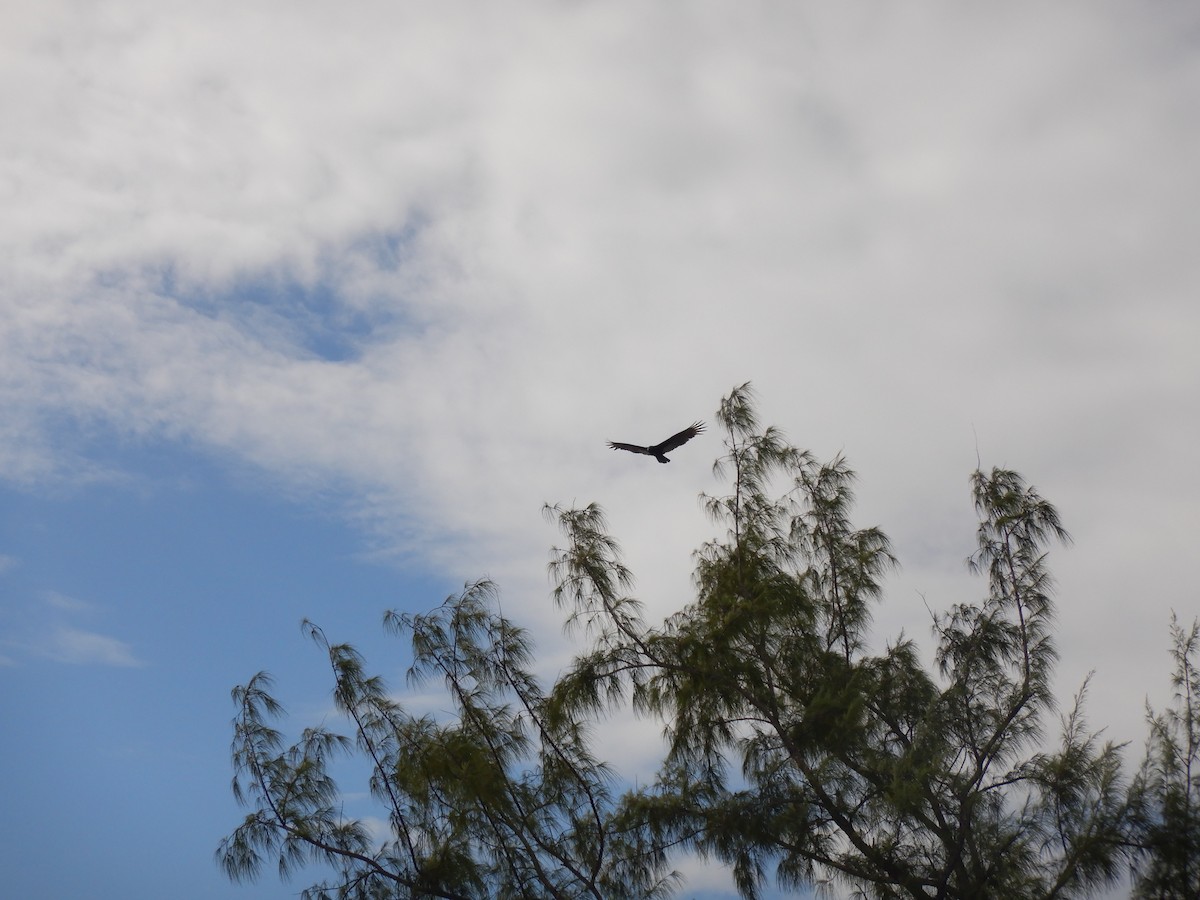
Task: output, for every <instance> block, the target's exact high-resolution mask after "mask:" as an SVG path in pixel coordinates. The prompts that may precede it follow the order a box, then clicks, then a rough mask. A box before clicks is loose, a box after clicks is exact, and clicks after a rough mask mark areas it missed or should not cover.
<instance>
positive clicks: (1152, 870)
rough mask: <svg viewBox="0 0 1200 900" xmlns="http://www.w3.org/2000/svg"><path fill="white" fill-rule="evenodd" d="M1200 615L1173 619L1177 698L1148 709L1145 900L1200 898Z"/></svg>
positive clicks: (1142, 844) (1141, 894)
mask: <svg viewBox="0 0 1200 900" xmlns="http://www.w3.org/2000/svg"><path fill="white" fill-rule="evenodd" d="M1198 654H1200V622H1193V623H1192V625H1191V627H1190V628H1186V629H1185V628H1184V627H1183V626H1182V625H1180V624H1179V621H1178V619H1176V618H1172V621H1171V657H1172V659H1173V660H1174V662H1175V669H1174V672H1173V673H1172V679H1171V680H1172V682H1173V684H1174V687H1175V696H1174V702H1173V703H1172V704H1171V705H1170V706H1169V707H1168V708H1167V709H1166V710H1164V711H1163V712H1161V713H1155V712H1154V711H1153V710H1149V709H1148V710H1147V713H1146V718H1147V720H1148V723H1149V725H1150V737H1149V740H1148V741H1147V744H1146V756H1145V759H1144V760H1143V762H1142V767H1141V770H1140V772H1139V773H1138V777H1137V778H1136V779H1135V781H1134V790H1133V795H1134V798H1135V801H1136V806H1137V809H1138V827H1137V831H1136V834H1137V841H1138V849H1139V854H1138V865H1137V866H1136V868H1135V890H1134V897H1135V898H1138V900H1195V898H1197V897H1200V669H1198V668H1197V665H1196V657H1197V655H1198Z"/></svg>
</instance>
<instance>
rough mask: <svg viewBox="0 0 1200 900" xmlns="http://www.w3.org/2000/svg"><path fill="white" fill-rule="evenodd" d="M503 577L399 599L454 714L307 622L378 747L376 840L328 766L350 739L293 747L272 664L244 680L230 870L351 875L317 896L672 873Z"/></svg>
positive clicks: (371, 750) (366, 737) (416, 663)
mask: <svg viewBox="0 0 1200 900" xmlns="http://www.w3.org/2000/svg"><path fill="white" fill-rule="evenodd" d="M493 605H494V588H493V586H492V585H491V584H490V583H488V582H479V583H477V584H474V585H469V586H468V587H467V589H466V590H465V591H464V592H463V593H462V594H461V595H460V596H457V597H451V598H449V599H448V600H447V601H446V603H445V604H443V606H442V607H440V608H439V609H438V610H436V611H435V612H433V613H431V614H429V615H420V616H409V615H404V614H399V613H388V614H387V616H386V617H385V626H386V627H387V628H388V629H389V630H391V631H393V632H395V633H396V634H398V635H401V636H405V637H408V638H409V639H410V640H411V643H412V648H413V657H414V659H413V664H412V666H411V668H410V670H409V678H410V681H411V682H412V683H413V684H414V685H416V684H421V683H424V682H426V681H429V680H434V679H436V680H440V681H441V682H442V683H443V685H444V686H445V688H446V691H447V693H448V694H449V696H450V699H451V701H452V703H453V707H454V717H453V718H452V720H450V721H447V722H440V721H436V720H434V719H433V718H431V717H429V716H420V717H417V716H413V715H411V714H410V713H408V712H406V711H405V710H404V708H403V707H402V706H401V704H399V703H398V702H396V701H395V700H393V699H392V698H391V696H390V695H389V693H388V691H387V688H386V686H385V685H384V683H383V682H382V681H381V680H380V679H379V678H377V677H367V676H366V675H365V674H364V671H363V661H362V659H361V657H360V656H359V655H358V653H357V652H355V651H354V649H353V648H351V647H349V646H347V645H344V644H339V645H334V644H330V643H329V642H328V641H327V640H326V638H325V635H324V633H323V632H322V631H321V630H320V629H319V628H317V627H316V626H314V625H308V628H309V631H310V634H311V635H312V637H313V639H314V640H315V641H316V642H317V643H318V644H319V645H320V646H321V647H322V648H323V649H324V650H325V651H326V653H327V654H328V656H329V661H330V664H331V666H332V669H333V674H334V680H335V687H334V699H335V701H336V704H337V707H338V709H339V710H340V711H341V712H342V713H344V714H345V715H346V716H347V718H348V720H349V722H350V723H351V724H352V725H353V729H354V734H355V736H354V744H355V747H356V749H357V750H358V751H359V752H360V753H361V754H362V755H363V757H364V758H366V759H368V760H369V761H370V765H371V776H370V791H371V794H372V795H373V796H374V797H375V798H376V800H377V801H379V802H380V803H381V804H382V805H383V807H384V808H385V809H386V810H387V811H388V819H389V825H390V832H391V833H390V835H389V837H388V838H387V839H382V840H381V839H379V838H378V837H376V836H373V835H371V834H370V833H369V832H368V830H367V828H366V827H365V826H364V825H363V824H362V823H360V822H356V821H352V820H346V819H344V818H343V817H342V816H341V814H340V811H339V810H338V808H337V807H335V805H334V803H335V800H336V798H337V796H338V791H337V787H336V785H335V784H334V782H333V780H332V778H331V777H330V775H329V774H328V771H327V763H328V761H329V760H330V758H331V756H332V754H333V752H334V751H336V750H344V749H346V747H347V745H348V744H349V743H350V741H349V740H348V739H347V738H338V737H335V736H334V735H331V734H329V733H328V732H325V731H320V730H309V731H306V732H305V733H304V737H303V739H302V740H301V741H300V743H299V744H297V745H295V746H293V747H290V748H288V749H287V750H284V751H282V752H280V747H281V739H280V736H279V734H278V732H276V731H274V730H273V729H272V728H270V727H269V726H268V724H267V721H268V720H269V719H270V718H273V717H275V716H277V715H279V713H280V709H279V706H278V704H277V703H276V702H275V701H274V700H273V699H271V697H270V695H269V694H268V693H267V688H268V687H269V686H270V682H269V680H268V679H267V678H266V676H263V675H259V676H256V677H255V678H254V679H253V680H252V681H251V682H250V684H249V685H247V686H246V687H241V688H237V689H236V690H235V691H234V699H235V701H236V702H237V703H238V704H239V714H238V717H237V718H236V719H235V720H234V745H233V759H234V765H235V767H236V769H237V775H236V777H235V779H234V794H235V796H236V797H237V798H238V799H239V800H240V801H243V802H249V803H250V804H251V805H253V806H255V807H256V808H255V811H254V812H253V813H252V814H251V815H249V816H247V818H246V820H245V822H244V823H243V824H242V825H241V826H240V827H239V828H238V829H237V830H236V831H235V832H234V833H233V834H232V835H231V836H230V837H228V838H226V839H225V840H224V841H223V842H222V844H221V846H220V848H219V849H218V851H217V855H218V859H219V861H220V862H221V864H222V866H223V867H224V868H225V871H226V872H227V873H228V874H229V875H230V876H231V877H233V878H235V879H239V880H244V879H249V878H253V877H254V876H256V875H257V874H258V873H259V872H260V871H261V869H262V867H263V865H264V864H265V862H266V861H267V858H268V857H276V858H277V860H278V865H279V871H280V874H281V875H287V874H288V873H289V872H290V871H292V870H293V869H294V868H295V867H296V866H298V865H300V864H301V863H303V862H306V861H312V862H324V863H328V864H330V865H332V866H333V867H335V868H336V869H337V870H338V872H339V875H340V879H339V880H338V881H337V882H336V883H323V884H318V885H315V886H314V887H312V888H310V889H309V890H307V891H306V892H305V896H307V897H311V898H327V897H339V898H341V897H345V898H377V897H445V898H466V897H514V898H516V897H613V896H639V897H640V896H644V897H653V896H657V895H659V894H662V893H665V892H666V891H668V890H669V888H670V887H671V885H672V884H673V883H674V876H673V875H672V874H671V873H668V872H666V871H665V857H664V856H663V854H662V853H661V852H660V851H658V850H657V849H656V848H653V847H649V848H646V847H641V846H639V845H637V844H635V843H631V841H630V838H629V837H628V836H627V835H626V834H625V833H624V832H623V829H622V826H621V824H620V822H619V821H617V818H616V810H615V803H614V800H613V796H612V792H611V788H610V782H611V778H610V775H609V773H608V771H607V769H606V768H605V766H604V765H603V764H602V763H600V762H599V761H597V760H596V759H594V758H593V757H592V756H591V754H590V753H589V752H588V749H587V746H586V737H587V735H586V731H585V729H584V728H583V725H582V724H581V722H580V720H578V719H575V718H572V717H570V716H565V715H561V714H560V715H558V716H555V717H553V718H552V717H550V716H549V715H547V712H546V706H547V701H546V698H545V697H544V695H543V693H542V691H541V689H540V688H539V686H538V684H537V682H536V681H535V680H534V679H533V677H532V676H531V675H530V673H529V671H528V665H529V662H530V648H529V645H528V640H527V638H526V636H525V634H524V633H523V632H522V631H521V630H520V629H518V628H516V627H514V626H513V625H512V624H511V623H510V622H508V621H506V620H505V619H503V618H502V617H500V616H498V615H496V614H495V613H494V612H492V606H493Z"/></svg>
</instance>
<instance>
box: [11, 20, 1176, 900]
mask: <svg viewBox="0 0 1200 900" xmlns="http://www.w3.org/2000/svg"><path fill="white" fill-rule="evenodd" d="M0 21H2V23H3V27H0V109H3V111H4V121H5V127H4V129H3V131H2V132H0V412H2V415H0V716H2V717H3V723H4V724H3V728H2V729H0V765H2V766H3V769H4V771H5V772H6V774H7V777H6V778H5V784H4V787H3V788H2V789H0V825H2V826H3V830H4V833H5V834H6V835H9V837H8V838H6V840H5V841H4V842H3V843H0V868H2V869H3V870H4V871H5V873H6V876H5V881H6V887H7V888H8V889H10V890H12V891H13V893H14V896H45V897H62V898H68V897H80V896H89V897H109V896H111V897H122V898H131V900H141V898H147V900H148V898H157V897H162V896H173V897H178V898H185V900H187V898H248V897H255V898H259V897H262V898H272V897H286V896H292V895H294V894H295V893H296V892H297V891H298V890H299V889H300V888H302V887H303V886H304V885H305V884H306V883H307V882H304V881H303V880H299V879H298V880H295V881H293V882H292V883H290V884H287V885H281V884H280V883H279V882H278V881H277V880H276V879H275V878H274V877H273V876H272V875H271V873H267V875H266V877H265V878H264V879H263V880H262V881H261V882H260V883H258V884H257V885H253V886H249V887H247V886H239V885H233V884H230V883H229V882H227V881H226V880H225V878H224V876H223V875H221V873H220V872H219V870H218V869H217V867H216V865H215V864H214V862H213V851H214V849H215V847H216V845H217V842H218V841H219V839H220V838H221V837H222V836H223V835H225V834H227V833H228V832H229V831H231V830H232V829H233V828H234V827H235V826H236V824H237V822H238V821H239V820H240V818H241V816H242V815H243V811H242V810H240V809H239V808H238V807H237V805H236V804H235V803H234V801H233V798H232V796H231V794H230V792H229V781H230V778H231V777H232V769H231V767H230V764H229V759H228V753H229V740H230V737H231V732H230V726H229V723H230V719H231V717H232V715H233V712H234V709H233V706H232V704H231V702H230V699H229V691H230V689H231V688H232V687H234V686H235V685H237V684H241V683H244V682H245V681H246V680H247V679H248V678H249V677H251V676H252V675H253V674H254V673H255V672H257V671H259V670H268V671H270V672H271V673H272V674H273V675H274V677H275V678H276V682H277V686H278V694H279V697H280V699H281V700H282V701H283V702H284V704H285V706H286V707H287V709H288V712H289V716H288V719H287V720H286V724H285V726H284V727H285V728H291V729H294V730H297V731H298V730H299V729H300V728H302V727H303V726H305V725H310V724H315V723H317V722H320V721H325V720H326V718H327V717H330V716H331V715H332V714H331V712H330V709H331V707H330V699H329V690H330V682H329V679H328V677H327V674H326V672H325V670H324V668H323V662H324V661H323V659H322V657H321V654H320V652H319V650H318V649H317V648H316V647H314V646H313V645H312V644H311V642H309V641H308V640H307V639H306V638H305V637H304V635H303V634H302V633H301V629H300V627H299V623H300V621H301V620H302V619H304V618H309V619H312V620H314V621H315V622H317V623H318V624H320V625H321V626H322V627H323V628H324V629H325V631H326V632H327V634H328V635H329V637H330V638H331V640H334V641H348V642H350V643H353V644H355V645H356V646H358V647H359V648H360V649H362V650H363V651H364V653H365V654H366V655H367V657H368V663H369V664H370V666H371V668H372V669H373V670H374V671H378V672H379V673H381V674H382V675H384V676H385V677H387V678H388V679H389V681H390V682H391V683H392V684H394V685H396V687H397V689H399V688H400V687H401V686H402V685H403V683H404V679H403V673H404V669H405V666H406V665H407V656H406V652H405V647H404V646H403V645H402V644H401V643H398V642H397V641H396V640H395V639H393V638H390V637H387V636H385V635H383V634H382V629H381V628H380V622H381V619H382V616H383V613H384V611H385V610H388V609H400V610H406V611H423V610H427V609H430V608H432V607H433V606H435V605H437V604H438V603H439V602H440V601H441V600H442V599H443V598H444V597H445V596H446V595H447V594H450V593H453V592H455V591H457V590H459V589H461V587H462V585H463V584H464V583H465V582H467V581H471V580H474V579H476V578H479V577H481V576H488V577H491V578H493V579H495V580H496V581H497V582H498V583H499V585H500V589H501V592H502V594H501V595H502V602H503V608H504V612H505V614H506V615H509V616H510V617H511V618H513V619H515V620H517V621H518V622H520V623H521V624H523V625H525V626H526V627H527V628H528V629H529V630H530V632H531V634H532V635H533V636H534V637H535V638H536V640H537V641H538V643H539V647H541V648H542V650H541V654H542V655H541V657H540V664H541V667H542V670H543V672H544V674H545V675H546V676H547V677H553V675H554V673H555V672H556V671H558V670H559V669H560V668H561V667H562V666H563V665H564V664H565V663H566V661H567V659H568V658H569V654H570V652H571V650H572V645H571V644H569V643H568V642H567V641H566V640H565V639H564V638H563V636H562V634H561V616H560V614H559V613H558V612H557V611H555V610H554V608H553V605H552V602H551V600H550V596H549V585H548V583H547V580H546V574H545V567H546V563H547V561H548V558H549V556H548V553H549V548H550V547H551V546H552V545H553V544H554V543H555V541H556V539H557V538H558V535H557V534H556V533H555V531H554V528H553V527H552V526H551V525H550V524H548V523H547V522H546V520H545V519H544V517H543V515H542V506H543V504H544V503H561V504H564V505H572V504H586V503H589V502H593V501H595V502H597V503H600V504H601V505H602V506H603V507H604V508H605V509H606V510H607V512H608V514H609V518H610V522H611V525H612V530H613V533H614V534H615V535H616V537H617V538H618V540H619V541H620V542H621V545H622V547H623V548H624V551H625V561H626V563H627V564H628V565H629V566H630V568H632V569H633V571H634V573H635V575H636V577H637V591H636V592H637V596H638V597H639V598H640V599H641V600H643V602H644V603H645V604H646V608H647V614H648V616H649V617H651V618H661V617H662V616H665V615H667V614H669V613H670V612H672V611H674V610H677V609H679V608H680V607H682V606H683V605H684V604H685V603H686V602H688V599H689V588H690V583H691V582H690V573H691V565H692V557H691V552H692V550H694V549H695V548H696V547H697V546H699V544H700V543H701V542H703V541H705V540H707V539H709V538H711V537H712V536H713V535H714V534H715V526H714V525H712V524H711V523H710V522H708V521H706V519H705V518H704V515H703V513H702V511H701V508H700V505H699V503H698V502H697V498H698V496H699V495H700V494H701V493H702V492H709V493H714V494H719V493H721V491H722V488H723V485H722V484H721V483H720V482H717V481H715V480H714V478H713V476H712V472H711V464H712V461H713V460H714V459H715V458H716V457H717V456H719V455H720V454H721V452H722V447H721V439H720V435H719V433H717V432H716V429H710V431H709V432H707V433H706V434H704V435H702V436H701V437H700V438H697V439H696V440H695V441H693V442H692V443H690V444H688V445H687V446H686V447H685V448H682V449H680V450H679V451H677V452H676V453H675V454H674V455H673V462H672V464H671V465H669V466H660V465H658V464H655V463H654V462H653V460H650V459H647V458H641V457H633V456H629V455H627V454H623V453H613V452H612V451H610V450H609V449H607V448H606V447H605V442H606V441H609V440H620V441H630V442H634V443H650V442H653V441H656V440H659V439H661V438H664V437H666V436H667V435H668V434H671V433H673V432H675V431H677V430H679V429H680V428H683V427H685V426H686V425H688V424H689V423H691V422H692V421H694V420H696V419H707V420H709V421H710V422H711V421H712V418H713V414H714V411H715V410H716V408H717V406H718V403H719V401H720V399H721V397H723V396H724V395H726V394H727V393H728V392H729V391H730V389H732V388H733V387H734V386H736V385H739V384H742V383H744V382H747V381H750V382H752V383H753V385H754V389H755V391H756V396H757V398H758V411H759V414H760V417H761V418H762V420H763V421H764V422H767V423H771V424H774V425H777V426H778V427H780V428H781V429H782V430H783V431H784V432H785V433H786V435H787V437H788V438H789V440H791V441H792V443H794V444H796V445H797V446H800V447H804V448H808V449H810V450H812V451H813V452H814V453H815V454H816V455H817V456H818V457H821V458H829V457H832V456H833V455H835V454H837V453H843V454H845V456H846V457H847V458H848V460H849V462H850V464H851V466H852V467H853V468H854V469H855V470H856V471H857V472H858V474H859V490H858V499H859V502H858V507H857V514H856V521H857V522H858V523H859V524H861V525H862V526H869V525H879V526H880V527H882V528H883V530H884V531H885V532H886V533H887V534H888V535H889V536H890V537H891V539H892V541H893V543H894V546H895V550H896V552H897V555H898V556H899V558H900V561H901V565H902V568H901V569H900V570H899V572H897V573H895V574H894V575H892V576H889V579H888V582H887V585H886V590H885V595H884V599H883V600H882V602H881V604H880V605H879V607H878V609H877V611H876V618H875V632H874V634H875V638H876V640H877V641H878V642H879V645H882V643H883V642H884V641H886V640H888V639H890V638H893V637H894V636H895V635H896V634H898V633H899V632H900V631H901V630H904V631H905V632H906V633H907V634H909V635H911V636H913V637H914V638H916V639H917V640H918V642H919V643H921V645H922V646H923V647H924V648H925V649H926V651H927V652H928V650H929V648H930V647H931V646H932V641H931V636H930V627H929V626H930V618H929V616H930V610H938V609H945V608H947V607H949V606H950V605H951V604H953V603H956V602H962V601H967V600H972V599H976V598H978V597H980V596H982V594H983V591H984V588H983V586H982V585H981V584H980V583H979V582H978V581H977V580H975V579H973V578H971V577H970V576H968V575H967V573H966V571H965V567H964V565H963V560H964V559H965V558H966V556H967V555H969V553H970V552H971V549H972V540H973V530H974V520H973V517H972V510H971V505H970V498H969V494H968V484H967V479H968V476H969V475H970V473H971V471H972V470H973V469H974V468H975V467H976V465H978V464H980V463H981V464H982V465H983V466H984V467H985V468H986V467H991V466H994V465H996V466H1006V467H1010V468H1014V469H1017V470H1018V471H1020V472H1021V473H1023V474H1024V476H1025V477H1026V478H1027V480H1028V481H1030V482H1031V483H1032V484H1034V485H1035V486H1036V487H1037V489H1038V490H1039V491H1040V492H1041V493H1042V494H1043V495H1044V496H1045V497H1047V498H1048V499H1049V500H1051V502H1053V503H1054V504H1056V506H1057V507H1058V509H1059V511H1060V514H1061V516H1062V519H1063V522H1064V524H1065V525H1066V527H1067V528H1068V530H1069V531H1070V532H1071V533H1072V536H1073V538H1074V542H1073V544H1072V545H1071V546H1070V547H1069V548H1062V549H1057V548H1056V549H1054V550H1053V551H1052V555H1051V559H1050V565H1051V568H1052V570H1053V571H1054V573H1055V575H1056V578H1057V584H1058V602H1059V612H1058V629H1059V630H1058V645H1059V649H1060V653H1061V663H1060V666H1059V670H1058V680H1057V682H1056V685H1057V688H1058V693H1059V696H1060V697H1061V698H1062V700H1063V702H1064V703H1066V702H1068V701H1069V698H1070V697H1071V695H1072V694H1073V693H1074V692H1075V691H1076V690H1077V689H1078V688H1079V686H1080V685H1081V684H1082V682H1083V681H1084V679H1085V678H1086V677H1087V676H1088V673H1089V672H1091V673H1093V674H1092V677H1091V681H1090V687H1089V705H1088V710H1089V720H1090V722H1091V723H1092V725H1093V726H1094V727H1096V728H1101V727H1103V728H1106V729H1107V730H1106V735H1107V736H1109V737H1111V738H1112V739H1114V740H1117V741H1129V742H1131V746H1130V748H1129V749H1128V750H1127V752H1126V757H1127V759H1128V760H1129V761H1130V763H1131V764H1132V763H1135V762H1136V760H1137V759H1138V758H1140V753H1141V744H1142V741H1143V740H1144V735H1145V730H1144V726H1143V718H1144V710H1145V703H1146V701H1147V699H1149V700H1150V702H1151V703H1153V704H1154V705H1155V706H1157V707H1160V708H1161V707H1162V706H1163V705H1164V704H1165V703H1167V702H1168V700H1169V698H1170V685H1169V670H1170V664H1169V658H1168V656H1167V647H1168V624H1169V622H1170V617H1171V614H1172V611H1174V612H1176V613H1177V614H1178V615H1179V617H1180V618H1181V620H1183V621H1184V622H1190V621H1191V620H1192V619H1193V618H1195V617H1196V616H1197V615H1200V602H1198V596H1197V593H1196V590H1195V588H1194V586H1193V582H1192V575H1193V569H1194V567H1195V563H1196V561H1197V556H1196V550H1195V539H1196V526H1195V522H1196V518H1197V515H1196V514H1197V511H1198V509H1200V469H1198V468H1197V466H1196V465H1195V453H1196V451H1195V447H1196V446H1197V444H1198V443H1200V402H1198V401H1200V353H1197V347H1198V346H1200V304H1198V303H1197V301H1196V295H1197V289H1198V288H1200V255H1198V254H1197V252H1196V247H1197V246H1198V244H1200V177H1198V176H1197V169H1196V163H1195V161H1196V160H1197V159H1200V52H1198V50H1200V8H1197V7H1196V5H1195V4H1193V3H1188V2H1183V0H1156V2H1153V3H1133V2H1108V0H1100V2H1097V0H1087V2H1063V3H1056V4H1053V5H1047V4H1041V3H1029V2H1015V3H1005V4H960V3H927V4H905V5H903V6H900V5H884V4H872V3H866V2H861V0H850V2H843V3H837V4H822V3H816V2H804V0H802V2H795V3H777V2H744V3H738V4H728V3H717V2H708V0H697V2H688V3H681V2H663V3H643V2H632V0H605V2H602V3H601V2H594V0H556V2H551V0H502V2H498V3H491V4H479V3H467V2H461V0H445V2H440V3H437V4H422V3H395V2H376V0H355V2H350V3H345V4H331V3H318V2H311V0H289V2H287V3H283V2H279V0H262V2H259V3H253V4H248V3H244V2H237V3H234V2H228V0H213V2H208V3H203V4H200V3H174V2H168V3H163V2H158V0H154V2H150V0H112V2H106V0H101V2H90V0H89V2H84V0H76V2H67V0H44V2H40V3H37V4H32V3H16V2H10V3H7V4H4V5H3V8H2V9H0ZM657 729H658V725H657V724H655V723H640V724H639V723H636V722H628V721H625V720H622V719H621V718H620V717H619V716H618V717H616V718H615V719H614V720H613V723H612V725H611V727H610V728H606V729H605V730H604V734H603V735H602V738H603V741H602V744H603V748H602V749H603V750H604V752H605V753H606V755H607V756H608V758H610V759H612V760H613V761H614V764H615V765H616V766H617V768H618V769H619V770H620V771H622V772H623V773H625V774H627V775H631V776H632V775H636V774H637V773H638V772H649V771H652V769H653V758H654V753H655V750H656V745H655V739H654V734H655V733H656V732H657ZM346 790H347V791H348V792H352V791H355V790H361V785H360V786H358V787H355V786H354V785H351V784H347V786H346ZM365 808H366V806H365V804H364V809H365ZM364 814H366V813H364ZM687 871H688V874H689V876H690V879H691V880H690V881H689V883H688V889H687V892H686V894H685V895H686V896H714V897H715V896H727V895H728V890H729V889H728V880H727V879H726V880H724V881H722V877H723V876H722V875H721V873H719V872H714V871H712V870H711V869H703V868H697V867H695V866H693V865H691V864H688V869H687Z"/></svg>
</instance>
